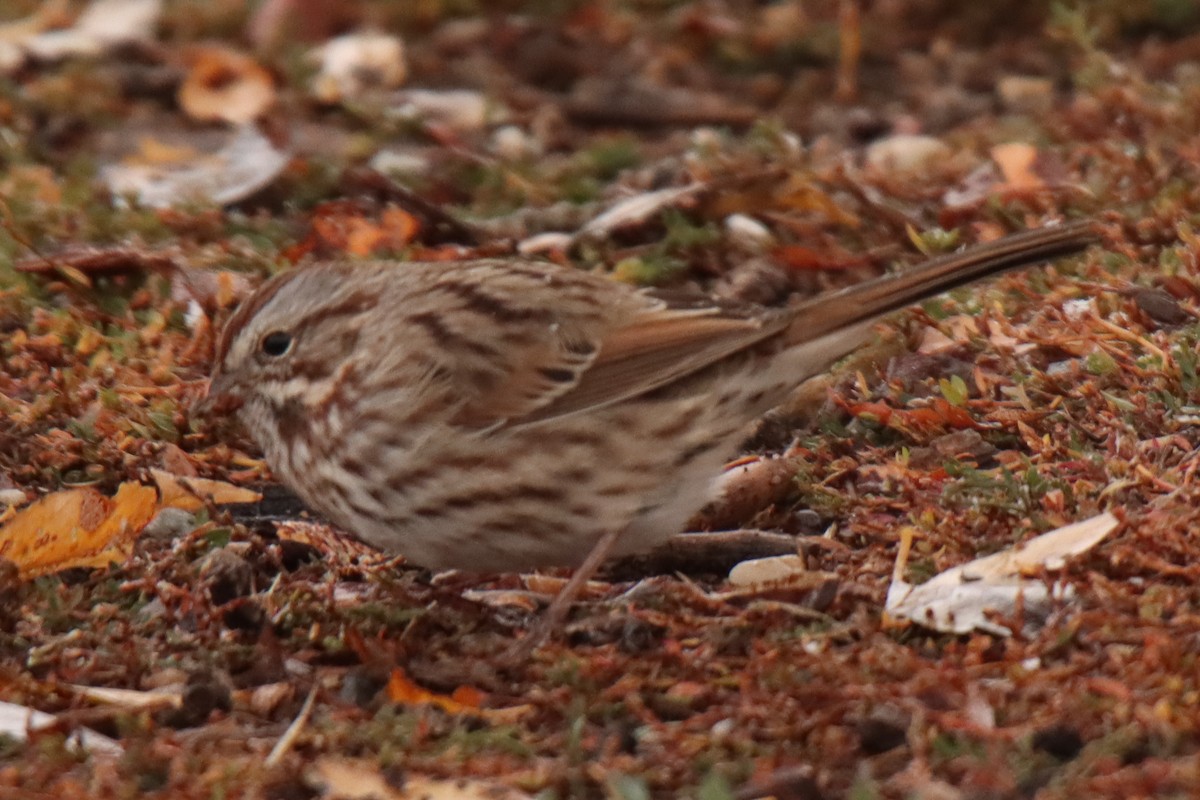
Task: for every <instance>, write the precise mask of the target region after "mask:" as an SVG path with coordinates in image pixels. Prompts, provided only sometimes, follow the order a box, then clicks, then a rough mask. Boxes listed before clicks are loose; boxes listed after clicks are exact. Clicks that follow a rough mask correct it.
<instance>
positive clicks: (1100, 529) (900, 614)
mask: <svg viewBox="0 0 1200 800" xmlns="http://www.w3.org/2000/svg"><path fill="white" fill-rule="evenodd" d="M1117 525H1118V521H1117V518H1116V517H1114V516H1113V515H1112V514H1110V513H1108V512H1105V513H1103V514H1100V515H1098V516H1095V517H1091V518H1090V519H1086V520H1083V521H1082V522H1076V523H1074V524H1072V525H1067V526H1065V527H1062V528H1059V529H1058V530H1054V531H1050V532H1049V533H1045V534H1042V535H1041V536H1038V537H1036V538H1034V539H1031V540H1029V541H1028V542H1025V543H1024V544H1022V545H1018V546H1016V547H1012V548H1010V549H1008V550H1004V551H1002V552H999V553H993V554H992V555H990V556H984V557H983V558H977V559H975V560H974V561H969V562H967V563H966V564H961V565H959V566H957V567H954V568H953V569H948V570H946V571H945V572H943V573H941V574H940V575H938V576H936V577H934V578H932V579H931V580H929V581H926V582H925V583H923V584H921V585H919V586H914V585H913V584H911V583H908V582H906V581H904V580H902V579H901V578H900V577H899V574H900V572H901V571H902V565H900V564H899V562H898V566H897V570H896V573H895V574H894V575H893V578H892V584H891V586H890V587H889V588H888V596H887V603H886V605H885V610H886V612H887V613H888V614H889V615H890V616H892V617H894V618H898V619H905V620H909V621H911V622H915V623H917V624H919V625H924V626H925V627H927V628H932V629H934V630H937V631H942V632H944V633H969V632H970V631H972V630H981V631H984V632H986V633H992V634H995V635H999V636H1007V635H1008V634H1009V633H1010V631H1009V629H1008V628H1006V627H1004V626H1002V625H998V624H996V623H995V622H992V621H991V620H989V619H988V616H987V615H988V613H989V612H990V613H993V614H1000V615H1005V614H1011V613H1013V612H1014V611H1015V610H1016V609H1017V607H1018V605H1021V606H1022V607H1023V608H1024V609H1025V611H1026V612H1027V613H1029V614H1031V615H1034V616H1037V615H1039V613H1044V612H1047V611H1048V610H1049V607H1050V604H1051V601H1053V600H1059V599H1064V598H1067V597H1070V595H1071V587H1070V586H1069V585H1067V584H1065V583H1056V584H1054V585H1053V586H1052V587H1048V586H1047V585H1046V583H1045V582H1044V581H1042V580H1036V579H1035V580H1029V579H1027V578H1026V577H1025V576H1026V575H1029V574H1031V573H1034V572H1037V571H1041V570H1059V569H1062V568H1063V566H1065V564H1066V562H1067V559H1068V558H1071V557H1073V556H1078V555H1080V554H1081V553H1085V552H1087V551H1088V550H1090V549H1091V548H1093V547H1095V546H1096V545H1097V544H1098V543H1099V542H1101V541H1102V540H1103V539H1104V538H1105V537H1106V536H1108V535H1109V534H1110V533H1112V532H1113V531H1114V530H1115V529H1116V527H1117ZM902 557H903V553H902Z"/></svg>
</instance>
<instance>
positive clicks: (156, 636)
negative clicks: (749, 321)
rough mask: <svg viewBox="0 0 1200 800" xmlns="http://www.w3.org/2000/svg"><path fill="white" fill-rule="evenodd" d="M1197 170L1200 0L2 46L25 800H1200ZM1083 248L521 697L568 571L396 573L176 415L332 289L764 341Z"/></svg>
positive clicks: (473, 22)
mask: <svg viewBox="0 0 1200 800" xmlns="http://www.w3.org/2000/svg"><path fill="white" fill-rule="evenodd" d="M338 37H345V38H338ZM1198 164H1200V9H1198V8H1197V7H1196V5H1195V4H1194V3H1192V2H1187V1H1185V0H1177V1H1176V2H1171V0H1156V1H1155V2H1150V1H1149V0H1146V1H1145V2H1128V1H1126V2H1116V1H1115V0H1114V1H1113V2H1108V1H1107V0H1097V1H1096V2H1091V3H1077V4H1069V3H1061V4H1059V3H1053V4H1052V3H1045V2H1039V1H1035V0H1029V1H1028V2H1020V1H1018V0H1000V1H999V2H991V3H957V2H949V1H946V0H887V1H886V2H885V1H884V0H876V1H875V2H872V1H871V0H813V2H799V0H796V1H795V2H788V1H787V0H781V1H780V2H773V3H765V2H750V1H749V0H724V1H722V0H711V1H709V2H704V1H701V0H697V1H695V2H648V1H647V0H641V1H639V0H608V2H604V1H603V0H597V1H596V2H568V1H567V0H562V1H560V2H550V1H549V0H544V1H543V2H528V1H527V2H517V0H506V2H500V3H481V2H471V1H470V0H461V1H460V2H451V1H450V0H423V2H412V3H393V2H386V1H385V0H374V1H373V2H372V1H371V0H361V1H360V2H351V3H337V2H333V0H263V2H261V3H259V4H243V3H240V2H233V0H213V1H212V2H197V0H178V2H171V3H164V4H161V5H160V3H159V2H157V0H94V2H92V3H90V4H86V3H83V2H69V0H63V1H62V2H58V0H46V2H44V3H42V2H36V1H35V0H11V1H10V2H6V3H4V4H3V6H2V7H0V200H2V204H0V220H2V226H0V227H2V230H0V359H2V360H0V510H2V509H4V508H7V509H8V511H6V512H5V513H4V516H3V517H0V557H2V559H3V560H0V702H3V703H6V704H11V705H10V706H8V707H0V797H3V798H6V799H7V798H21V799H23V798H56V800H74V799H75V798H109V797H112V798H131V797H162V798H188V799H190V798H268V799H269V800H283V799H285V798H287V799H290V798H325V797H328V798H333V797H344V798H368V797H374V798H379V800H389V799H390V798H415V797H456V798H460V797H461V798H467V797H491V798H507V797H538V798H561V799H564V800H565V798H589V797H604V798H622V799H625V800H638V799H639V798H657V797H688V798H702V799H703V800H724V799H726V798H729V799H732V798H755V797H777V798H781V800H782V799H783V798H795V799H798V800H810V799H815V798H840V797H849V798H856V799H857V800H865V799H866V798H876V797H878V798H947V799H948V800H951V799H954V798H1018V797H1038V798H1059V797H1061V798H1074V797H1120V798H1136V797H1192V796H1196V795H1197V794H1200V766H1198V765H1200V758H1198V753H1200V670H1198V664H1197V659H1198V658H1200V612H1198V611H1197V602H1198V601H1200V580H1198V578H1200V566H1198V564H1197V563H1193V562H1198V559H1197V555H1198V554H1200V545H1198V544H1197V543H1196V537H1195V531H1196V530H1197V529H1198V527H1200V511H1198V510H1197V509H1198V508H1200V485H1198V483H1197V480H1196V478H1195V472H1196V470H1197V467H1198V466H1200V451H1198V449H1197V446H1198V444H1200V433H1198V432H1197V427H1196V426H1197V423H1198V422H1200V370H1198V366H1197V365H1198V363H1200V358H1198V356H1197V349H1196V348H1197V343H1198V339H1200V324H1198V323H1197V313H1198V311H1200V261H1198V256H1197V250H1198V248H1200V235H1198V234H1197V229H1196V228H1195V227H1193V224H1194V223H1196V222H1197V221H1200V168H1198ZM602 215H603V216H602ZM1077 218H1093V219H1095V220H1097V225H1098V230H1099V231H1101V233H1102V236H1103V242H1102V243H1101V244H1100V245H1098V246H1095V247H1092V248H1091V249H1089V250H1088V251H1087V252H1086V253H1085V254H1083V255H1081V256H1078V257H1074V258H1071V259H1067V260H1064V261H1062V262H1059V263H1058V264H1056V265H1055V266H1054V267H1052V268H1045V267H1039V268H1035V269H1030V270H1026V271H1022V272H1017V273H1013V274H1009V275H1006V276H1004V277H1001V278H999V279H996V280H992V281H988V282H986V283H984V284H981V285H977V286H973V287H970V288H968V289H965V290H959V291H956V292H954V293H952V294H951V295H948V296H942V297H939V298H937V299H935V300H931V301H929V302H927V303H925V304H923V305H922V306H921V307H920V308H917V309H912V310H909V311H906V312H903V313H901V314H898V315H896V316H895V317H894V318H891V319H890V320H889V321H888V322H887V323H885V324H884V325H882V326H881V328H880V337H879V342H878V343H876V344H874V345H872V346H871V347H870V348H868V352H867V353H865V354H862V355H860V356H856V357H852V358H851V359H850V360H849V361H848V362H847V363H843V364H841V365H839V366H838V367H837V368H835V369H834V370H833V372H832V373H831V374H830V375H829V376H828V377H826V378H824V379H821V380H819V381H817V382H816V383H815V384H810V385H808V386H806V387H804V388H803V389H802V390H801V391H800V393H799V394H798V395H797V396H796V398H795V399H794V401H793V402H790V403H789V404H788V405H787V406H785V407H784V408H782V409H780V410H778V411H777V412H774V413H773V414H772V415H771V416H770V417H769V418H768V419H767V420H765V421H764V422H762V423H761V424H760V425H758V426H757V428H756V429H755V430H754V431H753V433H752V434H751V435H750V437H749V439H748V441H747V443H746V445H745V451H746V453H747V455H748V456H749V458H748V460H747V461H746V462H745V463H746V464H748V465H750V469H751V470H752V471H753V479H752V481H751V485H750V488H749V489H748V490H747V491H746V492H744V493H742V494H740V495H739V496H738V497H737V498H736V502H734V501H733V500H730V501H728V502H724V503H722V504H719V505H717V506H714V507H711V508H709V509H707V510H706V512H705V513H704V514H702V515H701V516H700V517H699V518H698V519H696V520H694V527H697V528H706V529H709V530H737V531H742V533H741V534H738V535H734V536H729V537H724V538H721V537H718V538H717V539H716V540H715V541H713V540H712V539H710V540H708V541H709V543H710V546H708V547H707V549H704V548H700V547H699V546H690V545H689V544H688V543H687V542H685V543H683V544H682V545H680V546H678V547H675V548H673V549H669V550H668V551H665V552H659V553H656V554H654V555H653V556H652V557H648V558H642V559H631V560H626V561H623V562H620V563H617V564H614V565H612V566H611V567H610V568H609V569H608V570H606V571H605V572H604V573H603V574H602V575H601V576H600V580H599V581H597V582H595V583H593V584H592V585H591V587H590V588H589V590H588V591H587V592H586V593H585V596H584V597H583V598H582V599H581V600H580V602H578V603H577V604H576V605H575V607H574V608H573V609H572V613H571V616H570V619H569V621H568V623H567V624H566V625H565V626H564V628H563V630H561V631H559V632H558V633H557V634H556V635H555V636H553V637H552V638H551V640H550V641H548V642H547V643H546V644H544V645H543V646H541V647H540V648H538V649H537V650H536V651H535V652H534V653H533V655H532V656H530V657H529V659H528V660H527V661H525V662H522V663H518V664H515V665H514V664H506V663H502V660H501V658H500V656H501V654H502V653H503V652H505V651H506V649H507V648H508V647H509V645H510V644H511V643H512V642H513V641H515V640H517V639H519V638H520V637H521V636H522V635H523V634H524V633H525V632H526V631H527V630H528V629H529V628H530V626H531V625H532V624H533V623H534V622H535V621H536V620H537V619H538V614H539V611H540V610H541V609H542V608H544V606H545V603H546V602H547V599H548V598H549V597H551V596H553V594H554V592H555V591H556V590H557V588H558V587H559V586H560V585H561V583H562V581H563V578H564V576H565V575H567V574H569V573H567V572H565V571H559V572H554V571H551V572H547V573H544V574H530V575H482V576H481V575H470V574H431V573H430V572H428V571H425V570H420V569H416V568H413V567H406V566H404V565H403V563H401V561H400V560H399V559H395V558H386V557H382V556H380V555H378V554H375V553H372V552H370V551H369V550H368V549H366V548H364V547H361V546H359V545H356V544H355V543H353V542H351V541H349V540H348V539H345V538H344V537H341V536H339V535H337V534H336V533H334V532H331V531H330V530H328V529H327V528H326V527H324V526H321V525H319V524H317V523H315V522H314V521H313V520H312V519H311V518H310V517H308V516H307V515H306V514H305V512H304V511H303V508H302V507H301V506H300V505H299V503H298V502H297V501H296V500H295V499H294V498H293V497H292V496H291V495H290V494H289V493H288V492H287V491H286V490H285V489H283V488H282V487H280V486H279V485H278V484H277V483H275V482H274V481H273V480H272V479H271V476H270V473H269V470H268V468H267V467H266V465H265V464H264V463H263V462H262V461H261V453H259V452H258V450H257V449H256V448H255V446H254V444H253V443H252V442H251V441H250V439H249V438H248V436H247V435H246V433H245V432H244V431H243V430H241V428H240V427H239V426H238V425H237V423H236V422H235V421H234V420H232V419H219V418H218V419H214V418H211V417H203V416H201V415H197V414H194V413H192V412H191V408H192V406H193V404H194V403H195V402H196V401H197V400H198V399H199V398H200V397H202V396H203V394H204V392H205V386H206V380H207V376H208V372H209V369H210V367H211V359H212V353H213V348H214V341H215V336H216V333H215V332H216V331H217V330H219V328H220V325H221V324H222V322H223V321H224V320H225V319H227V318H228V316H229V314H230V313H231V312H232V309H234V308H235V307H236V305H237V303H238V302H239V301H240V300H241V299H243V298H244V297H246V296H247V294H248V293H249V292H250V291H251V290H252V288H253V287H254V286H256V285H257V284H258V283H260V282H261V280H262V279H263V278H265V277H266V276H267V275H269V274H272V273H275V272H278V271H280V270H285V269H291V268H293V267H294V266H295V265H303V264H304V263H308V262H310V261H314V260H319V259H330V258H395V259H398V260H401V261H412V260H454V259H462V258H469V257H473V256H479V255H512V254H515V253H524V254H529V255H530V257H538V258H547V259H551V260H554V261H557V262H560V263H562V264H563V265H567V266H571V267H575V268H579V269H586V270H593V271H598V272H604V273H607V274H611V275H612V277H613V278H614V279H615V280H623V281H628V282H631V283H635V284H639V285H647V286H663V287H680V288H688V289H698V290H702V291H705V292H709V293H714V294H717V295H720V296H723V297H729V298H737V299H741V300H750V301H753V302H757V303H761V304H763V305H767V306H770V305H780V304H784V303H787V302H789V300H791V301H795V299H796V298H798V297H808V296H812V295H816V294H818V293H820V292H827V291H831V290H834V289H836V288H838V287H842V286H845V285H849V284H851V283H854V282H857V281H860V280H864V279H866V278H869V277H872V276H875V275H879V274H882V273H884V272H887V271H889V270H893V269H901V268H903V267H904V266H907V265H911V264H915V263H917V262H919V261H921V260H922V259H923V258H925V257H927V256H928V255H932V254H936V253H939V252H943V251H949V250H953V249H955V248H956V247H958V246H960V245H964V244H969V243H973V242H978V241H984V240H988V239H994V238H997V237H999V236H1001V235H1003V234H1005V233H1009V232H1013V231H1018V230H1022V229H1026V228H1032V227H1037V226H1039V225H1043V224H1046V223H1047V222H1050V221H1053V220H1070V219H1077ZM401 266H402V265H401ZM398 268H400V267H398ZM188 479H205V480H208V481H212V483H204V484H201V483H195V482H193V483H187V481H188ZM181 482H183V488H180V486H181ZM201 486H203V487H204V489H203V490H200V489H198V488H197V487H201ZM239 489H252V490H254V491H256V492H261V493H262V495H263V498H262V499H261V500H258V501H256V502H249V503H246V502H235V501H239V500H243V499H244V498H243V497H242V496H241V495H242V494H243V493H241V492H239V491H238V490H239ZM197 493H199V494H201V495H204V497H202V498H197V497H196V494H197ZM1104 512H1108V513H1111V514H1112V515H1113V518H1114V519H1115V523H1116V527H1115V529H1114V530H1113V531H1112V532H1111V533H1109V534H1108V535H1107V536H1106V537H1104V538H1103V540H1102V541H1100V542H1099V543H1098V544H1095V545H1094V546H1092V547H1089V548H1086V551H1085V552H1081V553H1079V554H1077V555H1075V556H1073V557H1071V558H1068V559H1066V560H1065V561H1064V562H1063V563H1058V564H1055V565H1054V566H1053V568H1052V569H1051V568H1047V569H1043V570H1040V571H1036V574H1033V575H1027V576H1026V580H1027V583H1028V585H1029V586H1030V587H1034V586H1038V587H1046V586H1050V585H1055V586H1057V587H1058V588H1059V590H1062V591H1059V592H1058V593H1057V594H1056V595H1055V598H1057V599H1053V600H1051V601H1049V602H1048V603H1046V604H1043V605H1041V606H1038V607H1037V608H1034V607H1033V604H1032V603H1031V604H1030V605H1028V606H1026V605H1025V604H1024V603H1023V602H1017V603H1016V605H1015V606H1012V607H1010V608H1008V609H1007V610H1006V611H1003V612H1002V613H999V614H992V615H991V616H990V617H989V624H987V625H985V626H984V628H983V629H975V630H972V631H969V632H965V633H962V632H960V633H955V632H943V631H938V630H935V629H933V627H932V626H931V625H919V624H915V623H912V622H906V621H905V620H904V619H902V618H900V616H899V615H897V614H892V613H885V605H886V604H887V603H888V594H889V586H890V585H892V583H893V571H894V570H895V568H896V565H897V559H898V558H900V559H901V562H900V563H901V569H900V576H899V577H902V578H903V579H905V580H907V581H908V582H910V583H914V584H920V583H922V582H924V581H926V580H928V579H929V578H931V577H932V576H935V575H938V574H939V573H942V572H944V571H945V570H947V569H949V568H952V567H954V566H956V565H960V564H963V563H965V562H968V561H970V560H971V559H974V558H976V557H978V556H981V555H986V554H989V553H996V552H999V551H1003V550H1004V549H1006V548H1009V547H1011V546H1012V545H1014V544H1015V543H1018V542H1023V541H1026V540H1028V539H1031V538H1032V537H1034V536H1036V535H1038V534H1042V533H1045V532H1047V531H1052V530H1055V529H1059V528H1061V527H1062V526H1065V525H1068V524H1070V523H1073V522H1077V521H1080V520H1087V519H1091V518H1095V517H1097V516H1098V515H1100V514H1102V513H1104ZM782 552H792V553H798V554H799V556H800V557H799V558H791V559H786V560H784V561H782V562H780V561H777V562H772V563H786V564H788V565H790V566H789V567H788V573H787V574H786V575H785V576H784V577H783V578H781V579H779V580H776V581H774V582H767V583H762V582H751V583H745V582H740V581H735V582H731V581H730V580H729V579H728V573H729V569H730V568H731V567H732V566H733V565H735V564H737V563H739V562H742V561H744V560H746V559H748V558H751V557H753V556H760V555H767V554H771V555H779V554H780V553H782ZM1063 587H1069V588H1068V589H1065V590H1064V589H1063ZM29 710H36V711H38V712H42V713H44V714H47V715H51V716H50V717H48V718H46V719H45V720H41V721H35V722H30V723H28V724H27V722H28V720H29V717H28V713H29ZM6 715H7V716H6ZM84 732H86V733H88V734H89V736H91V737H93V738H86V737H84V738H81V736H82V734H83V733H84Z"/></svg>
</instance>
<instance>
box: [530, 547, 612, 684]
mask: <svg viewBox="0 0 1200 800" xmlns="http://www.w3.org/2000/svg"><path fill="white" fill-rule="evenodd" d="M624 532H625V531H624V530H622V529H620V528H618V529H616V530H613V531H609V532H608V533H605V534H604V535H603V536H601V537H600V538H599V539H597V540H596V544H594V545H593V546H592V549H591V552H589V553H588V555H587V558H585V559H584V560H583V563H582V564H580V565H579V567H578V568H577V569H576V570H575V574H574V575H572V576H571V579H570V580H569V581H567V583H566V585H564V586H563V587H562V588H561V589H559V590H558V594H557V595H555V596H554V599H553V600H551V601H550V607H549V608H547V609H546V611H545V613H543V614H542V616H541V618H540V619H539V620H538V621H537V622H536V623H534V626H533V628H531V629H530V631H529V633H527V634H525V638H523V639H521V640H520V641H519V642H517V643H516V645H514V646H513V648H512V649H511V650H510V651H509V653H508V655H509V659H510V660H511V661H513V662H516V663H522V662H525V661H527V660H528V659H529V656H531V655H532V654H533V651H534V650H536V649H537V648H538V647H539V646H540V645H541V644H542V643H543V642H545V641H546V639H547V638H549V636H550V635H551V634H552V633H554V631H555V629H557V628H559V627H560V626H561V625H562V623H563V620H565V619H566V617H567V612H568V611H570V610H571V604H572V603H573V602H575V598H577V597H578V596H579V593H580V591H582V590H583V587H584V586H586V585H587V582H588V581H589V580H591V579H592V577H593V576H595V574H596V571H597V570H599V569H600V566H601V565H602V564H603V563H604V562H605V561H607V560H608V556H609V554H610V553H612V550H613V547H614V546H616V544H617V541H618V540H619V539H620V538H621V534H623V533H624Z"/></svg>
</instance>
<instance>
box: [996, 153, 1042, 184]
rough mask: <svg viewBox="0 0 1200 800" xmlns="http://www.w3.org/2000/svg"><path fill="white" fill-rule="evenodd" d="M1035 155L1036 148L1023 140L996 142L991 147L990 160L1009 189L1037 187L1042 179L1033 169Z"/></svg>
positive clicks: (1036, 155)
mask: <svg viewBox="0 0 1200 800" xmlns="http://www.w3.org/2000/svg"><path fill="white" fill-rule="evenodd" d="M1037 157H1038V152H1037V148H1036V147H1034V146H1033V145H1031V144H1025V143H1024V142H1009V143H1008V144H998V145H996V146H995V147H993V148H992V160H993V161H995V162H996V166H998V167H999V168H1000V174H1002V175H1003V176H1004V182H1005V183H1006V184H1007V185H1008V188H1010V189H1037V188H1040V187H1041V186H1042V184H1043V181H1042V179H1041V178H1040V177H1039V176H1038V174H1037V172H1036V171H1035V170H1034V166H1035V164H1036V163H1037Z"/></svg>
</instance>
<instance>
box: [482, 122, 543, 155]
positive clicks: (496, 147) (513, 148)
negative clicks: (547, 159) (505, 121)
mask: <svg viewBox="0 0 1200 800" xmlns="http://www.w3.org/2000/svg"><path fill="white" fill-rule="evenodd" d="M492 152H493V153H495V154H496V155H498V156H499V157H500V158H503V159H504V160H506V161H520V160H521V159H525V158H536V157H537V156H540V155H541V154H542V145H541V143H540V142H539V141H538V140H537V139H535V138H534V137H533V136H530V135H529V134H528V133H526V132H525V131H523V130H521V129H520V128H519V127H517V126H516V125H504V126H502V127H501V128H498V129H497V130H496V132H495V133H493V134H492Z"/></svg>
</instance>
